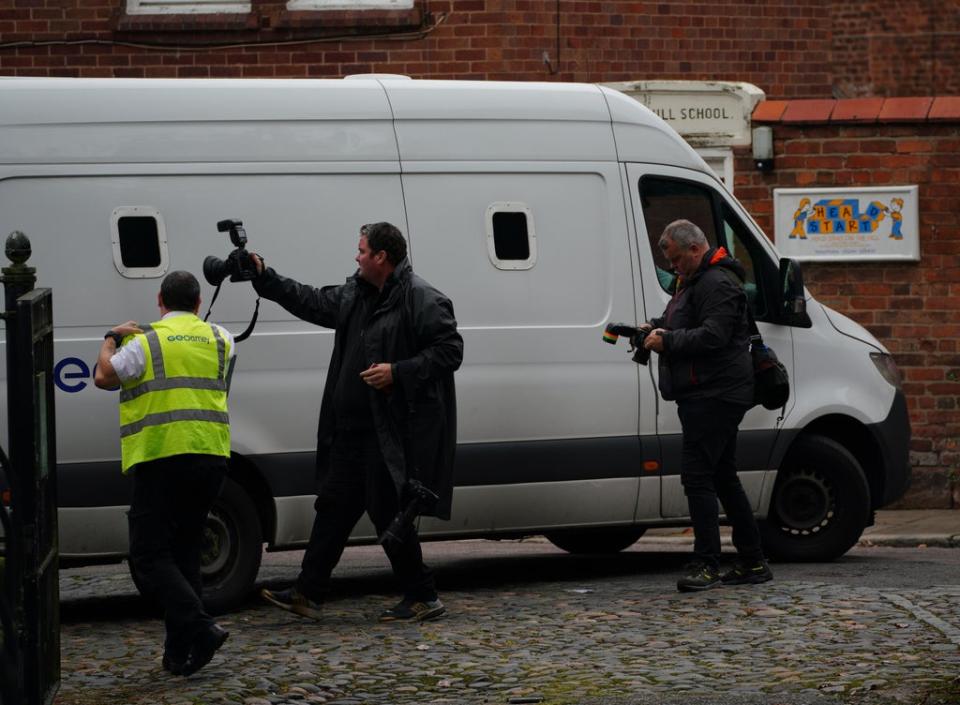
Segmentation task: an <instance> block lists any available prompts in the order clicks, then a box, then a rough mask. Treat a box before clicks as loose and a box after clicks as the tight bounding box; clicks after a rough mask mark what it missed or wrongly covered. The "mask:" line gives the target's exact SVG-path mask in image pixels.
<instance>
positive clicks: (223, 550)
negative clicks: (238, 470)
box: [200, 477, 263, 614]
mask: <svg viewBox="0 0 960 705" xmlns="http://www.w3.org/2000/svg"><path fill="white" fill-rule="evenodd" d="M262 556H263V531H262V529H261V527H260V517H259V515H258V514H257V508H256V506H255V505H254V503H253V500H252V499H250V496H249V495H248V494H247V493H246V491H245V490H244V489H243V487H241V486H240V485H239V484H237V483H236V482H234V481H233V480H231V479H230V478H229V477H228V478H227V479H226V480H225V481H224V483H223V489H222V490H221V491H220V496H219V497H217V499H216V500H215V501H214V503H213V507H212V508H211V509H210V514H209V515H208V516H207V523H206V526H205V527H204V532H203V543H202V547H201V554H200V564H201V566H200V571H201V575H202V577H203V604H204V606H205V607H206V608H207V611H208V612H210V613H211V614H222V613H224V612H228V611H230V610H232V609H235V608H236V607H238V606H240V604H242V603H243V601H244V600H245V599H246V598H247V596H248V595H249V593H250V591H251V589H252V588H253V584H254V582H256V579H257V573H258V572H259V571H260V559H261V557H262Z"/></svg>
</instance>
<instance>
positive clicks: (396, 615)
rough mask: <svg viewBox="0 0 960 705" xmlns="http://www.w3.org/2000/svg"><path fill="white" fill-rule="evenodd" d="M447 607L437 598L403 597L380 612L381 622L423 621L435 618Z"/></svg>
mask: <svg viewBox="0 0 960 705" xmlns="http://www.w3.org/2000/svg"><path fill="white" fill-rule="evenodd" d="M446 611H447V608H446V607H444V606H443V603H442V602H440V600H439V599H435V600H427V601H421V600H408V599H407V598H403V599H402V600H400V602H398V603H397V604H395V605H394V606H393V607H391V608H390V609H387V610H384V611H383V612H381V613H380V621H381V622H412V621H417V622H425V621H426V620H428V619H436V618H437V617H439V616H440V615H442V614H443V613H444V612H446Z"/></svg>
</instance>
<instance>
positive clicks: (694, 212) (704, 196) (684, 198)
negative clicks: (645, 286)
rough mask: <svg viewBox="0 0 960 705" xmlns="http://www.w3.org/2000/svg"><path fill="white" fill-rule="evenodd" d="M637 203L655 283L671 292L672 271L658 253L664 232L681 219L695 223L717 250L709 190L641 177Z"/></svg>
mask: <svg viewBox="0 0 960 705" xmlns="http://www.w3.org/2000/svg"><path fill="white" fill-rule="evenodd" d="M640 203H641V205H642V207H643V220H644V223H645V224H646V226H647V238H648V239H649V240H650V251H651V252H652V253H653V263H654V264H655V265H656V267H657V279H658V280H659V281H660V286H661V287H663V290H664V291H670V287H671V285H672V283H673V278H674V275H673V268H672V267H671V266H670V262H668V261H667V258H666V257H664V256H663V252H662V251H661V249H660V246H659V244H658V243H659V241H660V236H661V235H662V234H663V229H664V228H665V227H667V225H669V224H670V223H672V222H673V221H675V220H679V219H681V218H683V219H684V220H689V221H690V222H691V223H695V224H696V225H697V226H699V228H700V229H701V230H703V234H704V235H706V236H707V241H708V242H709V243H710V246H711V247H716V246H717V229H716V226H715V224H714V217H713V197H712V195H711V192H710V189H708V188H705V187H704V186H700V185H699V184H694V183H691V182H689V181H680V180H678V179H664V178H660V177H656V176H644V177H643V178H641V179H640Z"/></svg>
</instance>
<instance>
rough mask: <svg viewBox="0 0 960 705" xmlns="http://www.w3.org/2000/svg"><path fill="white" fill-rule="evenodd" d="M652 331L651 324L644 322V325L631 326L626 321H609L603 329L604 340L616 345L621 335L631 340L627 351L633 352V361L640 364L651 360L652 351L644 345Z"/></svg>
mask: <svg viewBox="0 0 960 705" xmlns="http://www.w3.org/2000/svg"><path fill="white" fill-rule="evenodd" d="M648 333H650V325H649V324H647V323H644V324H643V325H642V326H639V327H637V326H631V325H627V324H626V323H612V322H611V323H608V324H607V325H606V327H605V328H604V329H603V341H604V342H605V343H610V344H611V345H616V344H617V340H619V339H620V336H623V337H625V338H627V339H628V340H629V341H630V348H629V350H627V352H632V353H633V361H634V362H636V363H637V364H638V365H646V364H647V362H649V360H650V351H649V350H648V349H646V348H645V347H644V346H643V342H644V340H645V339H646V337H647V334H648Z"/></svg>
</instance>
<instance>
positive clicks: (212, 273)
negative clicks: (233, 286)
mask: <svg viewBox="0 0 960 705" xmlns="http://www.w3.org/2000/svg"><path fill="white" fill-rule="evenodd" d="M217 231H218V232H221V233H225V232H228V231H229V233H230V242H232V243H233V246H234V247H235V248H236V249H235V250H234V251H233V252H231V253H230V254H229V255H227V258H226V259H225V260H224V259H220V258H219V257H214V256H213V255H207V257H205V258H204V260H203V278H204V279H206V280H207V282H209V284H210V286H220V284H221V283H222V282H223V280H224V279H226V278H227V277H228V276H229V277H230V281H232V282H247V281H250V280H251V279H256V277H257V267H256V265H255V264H254V263H253V261H252V260H251V259H250V254H249V253H248V252H247V249H246V248H247V233H246V231H245V230H244V229H243V221H242V220H231V219H227V220H221V221H220V222H218V223H217Z"/></svg>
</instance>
